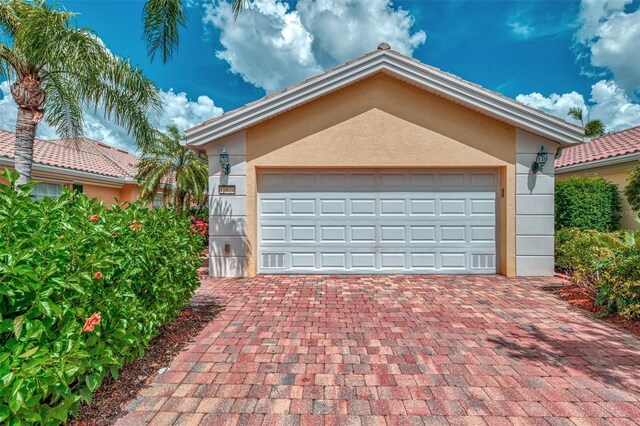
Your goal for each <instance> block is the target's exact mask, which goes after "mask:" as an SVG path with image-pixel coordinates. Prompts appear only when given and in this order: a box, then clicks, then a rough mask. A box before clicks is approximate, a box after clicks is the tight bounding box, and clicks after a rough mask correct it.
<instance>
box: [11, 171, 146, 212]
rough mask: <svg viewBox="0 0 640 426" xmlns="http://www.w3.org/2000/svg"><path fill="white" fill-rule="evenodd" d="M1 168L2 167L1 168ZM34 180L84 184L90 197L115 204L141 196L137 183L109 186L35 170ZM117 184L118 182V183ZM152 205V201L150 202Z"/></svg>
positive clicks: (62, 183) (65, 184)
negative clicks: (44, 173) (71, 181)
mask: <svg viewBox="0 0 640 426" xmlns="http://www.w3.org/2000/svg"><path fill="white" fill-rule="evenodd" d="M0 170H1V169H0ZM33 180H34V181H37V182H46V183H55V184H58V185H64V186H66V187H68V188H71V186H72V185H73V184H72V183H70V180H73V183H77V184H79V185H82V191H83V192H84V193H85V194H86V195H87V196H88V197H89V198H97V199H99V200H100V201H102V202H104V203H105V204H113V203H115V201H116V199H118V200H119V201H137V200H138V199H139V197H140V187H139V186H138V185H135V184H129V183H127V184H123V185H122V186H107V185H100V184H96V183H85V182H83V181H82V180H77V181H76V180H75V179H70V178H69V176H66V177H64V178H57V177H56V175H54V174H48V175H40V174H38V172H35V171H34V174H33ZM0 183H2V184H6V181H4V180H3V179H2V177H0ZM116 185H117V184H116ZM149 205H151V203H149Z"/></svg>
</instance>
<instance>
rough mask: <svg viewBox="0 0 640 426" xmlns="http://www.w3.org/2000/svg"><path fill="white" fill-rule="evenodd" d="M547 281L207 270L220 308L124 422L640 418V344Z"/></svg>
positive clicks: (205, 294) (207, 287)
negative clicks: (212, 273)
mask: <svg viewBox="0 0 640 426" xmlns="http://www.w3.org/2000/svg"><path fill="white" fill-rule="evenodd" d="M551 283H552V280H549V279H547V280H544V279H526V280H525V279H517V280H516V279H508V278H504V277H496V276H487V277H474V276H467V277H461V276H451V277H443V276H437V277H436V276H430V277H424V276H359V277H344V276H340V277H335V276H325V277H322V276H260V277H258V278H250V279H229V280H220V279H207V280H204V282H203V285H202V287H201V288H200V289H199V290H198V293H197V295H196V298H195V301H198V300H200V301H202V300H208V299H215V300H218V301H219V302H221V303H223V304H225V305H226V308H225V310H224V311H223V312H222V313H221V314H220V315H219V316H218V317H217V318H216V319H215V320H213V321H212V322H211V323H210V324H209V325H207V327H206V328H205V329H204V330H203V331H202V332H201V333H200V335H199V336H198V337H197V338H196V339H195V340H194V341H193V342H192V344H190V345H189V347H188V348H187V349H186V350H185V351H183V352H181V353H180V354H178V355H177V356H176V357H175V359H174V360H173V362H172V363H171V366H170V370H169V371H167V372H165V373H163V374H160V375H158V376H157V377H156V378H155V379H154V381H153V384H152V385H151V386H150V387H148V388H147V389H144V390H143V391H142V392H141V393H140V395H139V396H138V398H137V399H136V400H135V401H133V402H132V403H131V404H130V405H129V406H128V407H127V409H128V411H129V413H128V414H127V415H126V416H124V417H122V418H121V419H120V420H119V424H123V425H136V424H147V423H150V424H155V425H172V424H180V425H184V424H211V425H222V424H230V425H231V424H247V425H249V424H251V425H253V424H255V425H259V424H268V425H271V424H274V425H275V424H282V425H297V424H301V425H306V424H309V425H323V424H327V425H329V424H331V425H333V424H350V425H351V424H353V425H360V424H362V425H369V424H375V425H385V424H386V425H396V424H417V425H421V424H437V425H447V424H452V425H459V424H460V425H466V424H473V425H476V424H479V425H484V424H489V425H502V424H504V425H509V424H514V425H520V424H523V425H524V424H526V425H528V424H534V425H546V424H551V425H564V424H567V425H570V424H576V425H583V424H589V425H590V424H598V425H607V424H612V425H632V424H640V402H639V398H640V340H639V339H637V338H635V337H633V336H632V335H630V334H628V333H625V332H623V331H620V330H618V329H616V328H614V327H612V326H609V325H607V324H605V323H604V322H601V321H598V320H594V319H591V318H589V317H588V316H586V315H584V314H582V313H580V312H577V311H575V310H573V309H572V308H570V307H569V306H568V305H567V304H566V303H565V302H563V301H561V300H560V299H558V298H557V297H556V296H554V295H553V294H552V293H550V292H548V291H545V290H544V288H543V286H545V285H549V284H551Z"/></svg>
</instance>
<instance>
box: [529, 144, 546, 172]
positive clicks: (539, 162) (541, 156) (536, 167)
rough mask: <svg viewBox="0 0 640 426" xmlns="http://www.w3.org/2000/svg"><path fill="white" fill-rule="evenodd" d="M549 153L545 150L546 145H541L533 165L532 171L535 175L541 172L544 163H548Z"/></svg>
mask: <svg viewBox="0 0 640 426" xmlns="http://www.w3.org/2000/svg"><path fill="white" fill-rule="evenodd" d="M548 155H549V153H548V152H547V151H545V150H544V146H541V147H540V151H538V155H536V161H534V162H533V164H532V165H531V171H532V172H533V174H534V175H535V174H536V173H538V172H541V171H542V168H543V167H544V165H545V164H547V158H548Z"/></svg>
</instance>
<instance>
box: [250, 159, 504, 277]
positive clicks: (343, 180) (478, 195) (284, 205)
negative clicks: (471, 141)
mask: <svg viewBox="0 0 640 426" xmlns="http://www.w3.org/2000/svg"><path fill="white" fill-rule="evenodd" d="M265 173H266V178H265V175H264V174H265ZM496 183H497V176H496V175H495V174H494V173H491V172H484V171H483V172H461V171H455V172H443V171H434V172H431V171H368V170H359V171H354V172H334V171H329V172H325V171H315V172H307V171H295V172H279V171H267V172H262V174H261V176H260V177H259V203H258V208H259V212H258V213H259V217H260V219H259V220H260V225H259V227H258V231H259V232H258V234H259V235H258V239H259V247H258V251H259V253H260V256H259V258H260V266H259V270H260V272H267V273H494V272H495V253H496V245H495V229H496V228H495V210H496V207H495V206H496V195H495V184H496Z"/></svg>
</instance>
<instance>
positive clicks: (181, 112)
mask: <svg viewBox="0 0 640 426" xmlns="http://www.w3.org/2000/svg"><path fill="white" fill-rule="evenodd" d="M162 101H163V104H164V111H163V113H162V115H161V116H159V117H154V118H153V120H152V122H153V124H154V126H156V127H158V128H159V129H163V128H165V127H167V126H169V125H172V124H173V125H175V126H177V127H178V128H179V129H180V130H186V129H188V128H190V127H193V126H195V125H197V124H200V123H202V122H203V121H205V120H209V119H210V118H213V117H217V116H219V115H221V114H222V113H223V110H222V108H220V107H218V106H216V105H215V103H214V102H213V99H211V98H210V97H208V96H204V95H202V96H198V99H197V100H196V101H190V100H189V99H188V98H187V94H186V93H184V92H179V93H175V92H174V91H173V89H169V91H168V92H164V91H163V92H162Z"/></svg>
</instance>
